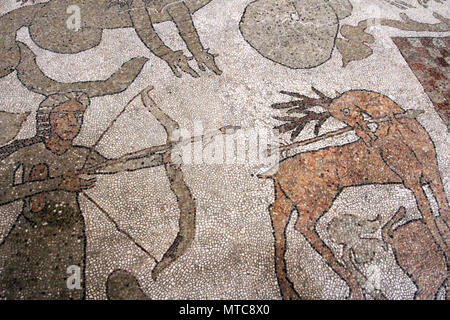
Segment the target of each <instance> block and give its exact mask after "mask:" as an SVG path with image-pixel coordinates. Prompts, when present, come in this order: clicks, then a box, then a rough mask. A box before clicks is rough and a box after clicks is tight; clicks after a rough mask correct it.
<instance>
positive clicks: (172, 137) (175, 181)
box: [81, 86, 196, 280]
mask: <svg viewBox="0 0 450 320" xmlns="http://www.w3.org/2000/svg"><path fill="white" fill-rule="evenodd" d="M151 90H153V87H152V86H149V87H147V88H146V89H144V90H143V91H142V92H140V93H139V94H137V95H136V96H134V97H133V98H132V99H131V100H130V101H129V102H128V103H127V104H126V105H125V106H124V108H123V109H122V111H121V112H120V113H119V114H118V115H117V116H116V117H115V118H114V119H113V121H112V122H111V123H110V125H109V126H108V127H107V128H106V130H105V131H104V132H103V133H102V134H101V135H100V137H99V138H98V139H97V141H96V142H95V143H94V144H93V145H92V146H91V148H90V150H89V154H88V155H87V157H86V159H85V162H84V164H83V168H82V169H81V170H83V169H84V168H85V166H86V164H87V162H88V159H89V157H90V156H91V154H92V152H93V151H94V150H95V148H96V147H97V145H98V143H99V142H100V140H101V139H102V138H103V137H104V136H105V134H106V133H107V132H108V131H109V130H110V129H111V128H112V126H113V125H114V123H115V122H116V121H117V120H118V118H119V117H120V116H121V115H122V114H124V112H125V111H126V109H127V107H128V106H129V105H130V104H131V102H132V101H134V100H135V99H136V98H137V97H139V96H140V97H141V100H142V103H143V104H144V105H145V107H146V108H147V110H148V111H149V112H150V114H151V115H152V116H154V117H155V119H156V120H157V121H158V122H159V123H160V124H161V126H162V127H163V128H164V130H165V131H166V134H167V141H166V142H167V145H173V144H175V143H177V142H179V141H180V139H179V138H177V131H178V130H179V125H178V123H177V122H176V121H174V120H173V119H172V118H170V117H169V116H168V115H167V114H166V113H164V111H162V110H161V109H160V108H159V107H158V106H157V105H156V103H155V102H154V101H153V99H152V98H151V97H150V95H149V92H150V91H151ZM164 168H165V172H166V175H167V178H168V180H169V184H170V189H171V190H172V192H173V193H174V195H175V197H176V199H177V203H178V209H179V211H180V217H179V230H178V234H177V236H176V237H175V240H174V241H173V243H172V244H171V246H170V247H169V249H168V250H167V251H166V252H165V253H164V255H163V257H162V259H161V260H160V261H158V260H157V259H156V258H155V257H154V256H153V255H152V254H150V253H149V252H148V251H147V250H146V249H145V248H144V247H143V246H142V245H141V244H140V243H139V242H138V241H136V240H135V239H134V238H133V237H132V236H131V235H130V234H129V233H127V232H126V231H125V230H123V229H122V228H121V227H120V226H119V224H118V223H117V222H116V221H114V219H113V218H112V216H111V215H110V214H109V213H108V212H107V211H106V210H105V209H103V208H102V207H101V206H100V205H99V204H98V203H97V202H96V201H95V200H94V199H92V198H91V197H90V196H89V195H88V194H87V193H85V192H84V191H83V192H82V193H83V195H84V196H85V197H86V198H87V199H88V200H89V201H91V202H92V203H93V204H94V205H95V206H96V207H97V208H98V209H99V210H100V211H101V212H102V213H103V214H105V215H106V217H107V219H108V220H109V221H110V222H111V223H113V224H114V226H115V228H116V230H117V231H119V232H120V233H122V234H124V235H125V236H126V237H127V238H128V239H129V240H131V241H132V242H133V243H134V244H135V245H136V246H137V247H139V249H141V250H142V251H143V252H144V253H145V254H147V255H148V256H149V257H150V258H151V259H152V260H154V261H155V262H156V265H155V267H154V268H153V270H152V279H153V280H156V279H157V277H158V276H159V274H160V273H161V272H162V271H163V270H164V269H165V268H167V267H168V266H169V265H170V264H172V263H173V262H175V261H176V260H177V259H178V258H179V257H181V256H182V255H183V254H184V253H185V252H186V250H187V249H188V248H189V247H190V246H191V244H192V241H193V240H194V237H195V218H196V205H195V200H194V198H193V196H192V193H191V191H190V189H189V187H188V185H187V184H186V182H185V181H184V176H183V171H182V170H181V165H179V164H174V163H173V162H172V161H171V149H169V150H165V151H164Z"/></svg>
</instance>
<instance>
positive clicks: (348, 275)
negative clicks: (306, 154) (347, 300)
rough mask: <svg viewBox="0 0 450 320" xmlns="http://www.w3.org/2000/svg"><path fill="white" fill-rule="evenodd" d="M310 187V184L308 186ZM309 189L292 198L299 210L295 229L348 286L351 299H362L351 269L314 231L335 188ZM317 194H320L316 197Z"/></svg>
mask: <svg viewBox="0 0 450 320" xmlns="http://www.w3.org/2000/svg"><path fill="white" fill-rule="evenodd" d="M310 188H311V186H310ZM331 189H333V188H332V187H331V188H330V189H328V190H309V192H307V193H306V192H305V193H303V194H302V195H300V196H298V197H296V199H295V200H294V201H295V203H296V204H297V208H298V210H299V219H298V221H297V225H296V229H297V230H299V231H300V232H301V233H302V234H303V235H304V236H305V237H306V239H307V240H308V242H309V243H310V244H311V246H312V247H313V248H314V249H315V250H316V251H317V252H318V253H319V254H320V255H321V256H322V258H323V259H324V260H325V262H326V263H327V264H328V265H329V266H330V267H331V269H333V271H335V272H336V273H337V274H338V275H339V276H340V277H341V278H342V279H343V280H344V281H346V282H347V284H348V285H349V287H350V294H351V297H352V298H353V299H363V298H364V296H363V293H362V290H361V286H360V285H359V283H358V281H357V280H356V278H355V277H354V276H353V274H352V272H351V270H349V269H347V268H346V267H345V266H343V265H342V264H341V263H340V262H339V261H338V259H337V258H336V257H335V255H334V254H333V252H332V251H331V249H330V248H329V247H328V246H327V245H326V244H325V242H324V241H323V240H322V239H321V238H320V236H319V234H318V233H317V231H316V222H317V221H318V220H319V218H320V217H321V216H322V215H323V214H324V213H325V212H327V211H328V209H329V208H330V207H331V205H332V204H333V200H334V198H335V196H336V194H337V190H331ZM317 195H320V199H318V197H317Z"/></svg>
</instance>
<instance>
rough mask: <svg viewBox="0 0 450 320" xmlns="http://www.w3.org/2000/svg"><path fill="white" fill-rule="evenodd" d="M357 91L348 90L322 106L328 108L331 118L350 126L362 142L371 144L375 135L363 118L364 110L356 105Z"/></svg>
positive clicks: (375, 137)
mask: <svg viewBox="0 0 450 320" xmlns="http://www.w3.org/2000/svg"><path fill="white" fill-rule="evenodd" d="M357 93H358V92H356V91H348V92H346V93H344V94H342V95H341V96H339V97H337V98H335V99H333V101H332V102H331V103H330V104H326V105H323V107H324V108H325V109H327V110H328V112H329V113H330V114H331V116H332V117H333V118H336V119H338V120H340V121H342V122H344V123H345V124H347V125H348V126H350V127H352V128H353V129H354V130H355V132H356V134H357V135H358V136H359V137H360V138H361V139H362V140H363V141H364V143H365V144H366V145H367V146H371V145H372V142H373V141H375V140H376V139H377V136H376V135H375V134H374V133H373V132H372V130H371V129H370V128H369V126H368V123H367V121H366V120H364V116H363V113H364V112H365V110H362V109H361V108H360V107H359V106H358V99H357V97H356V96H357Z"/></svg>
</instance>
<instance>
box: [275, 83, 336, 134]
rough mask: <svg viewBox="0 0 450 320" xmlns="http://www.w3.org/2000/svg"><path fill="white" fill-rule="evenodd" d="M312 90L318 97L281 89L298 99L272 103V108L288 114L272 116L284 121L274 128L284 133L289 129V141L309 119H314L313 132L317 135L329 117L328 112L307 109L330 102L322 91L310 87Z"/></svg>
mask: <svg viewBox="0 0 450 320" xmlns="http://www.w3.org/2000/svg"><path fill="white" fill-rule="evenodd" d="M312 90H313V91H314V92H315V93H316V94H317V95H318V96H319V98H311V97H308V96H305V95H303V94H299V93H296V92H289V91H281V93H282V94H285V95H288V96H291V97H294V98H297V99H299V100H293V101H289V102H282V103H275V104H273V105H272V108H273V109H278V110H284V109H288V110H287V111H286V113H287V114H289V116H273V118H274V119H276V120H279V121H283V122H285V123H283V124H281V125H279V126H276V127H275V128H274V129H276V130H278V131H279V132H280V133H286V132H289V131H291V141H294V140H295V139H296V138H297V137H298V136H299V135H300V133H301V132H302V131H303V129H304V128H305V126H306V125H307V124H308V123H310V122H311V121H316V124H315V127H314V134H315V135H318V134H319V131H320V128H321V127H322V125H323V124H324V123H325V122H326V121H327V120H328V118H330V117H331V114H330V113H329V112H322V113H317V112H313V111H310V110H307V109H308V108H309V107H312V106H324V105H328V104H330V103H331V102H332V101H333V99H331V98H330V97H327V96H326V95H324V94H323V93H322V92H320V91H319V90H317V89H316V88H314V87H312ZM295 113H296V114H300V115H302V116H301V117H297V116H292V115H291V114H295Z"/></svg>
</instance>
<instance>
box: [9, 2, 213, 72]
mask: <svg viewBox="0 0 450 320" xmlns="http://www.w3.org/2000/svg"><path fill="white" fill-rule="evenodd" d="M209 2H211V0H187V1H179V0H121V1H110V0H51V1H49V2H44V3H38V4H34V5H29V6H24V7H21V8H18V9H16V10H13V11H11V12H8V13H6V14H4V15H3V16H1V17H0V29H1V30H2V32H1V33H0V78H1V77H4V76H6V75H8V74H10V73H11V72H13V71H14V70H15V68H16V66H17V65H18V64H19V62H20V50H19V48H18V45H17V43H16V33H17V31H18V30H19V29H21V28H22V27H27V28H28V31H29V33H30V37H31V39H32V40H33V41H34V42H35V43H36V44H37V45H38V46H39V47H41V48H43V49H46V50H50V51H52V52H56V53H66V54H74V53H78V52H82V51H86V50H89V49H92V48H94V47H96V46H98V45H99V44H100V42H101V40H102V34H103V30H105V29H118V28H134V30H135V31H136V33H137V35H138V36H139V38H140V39H141V40H142V42H143V43H144V44H145V45H146V46H147V47H148V48H149V49H150V51H151V52H153V53H154V54H155V55H156V56H158V57H159V58H161V59H162V60H164V61H165V62H166V63H167V64H168V65H169V67H170V69H171V70H172V72H173V73H174V74H175V75H176V76H177V77H181V76H182V72H186V73H188V74H190V75H191V76H193V77H196V78H197V77H199V76H200V75H199V74H198V73H197V71H195V70H194V69H193V68H191V67H190V66H189V63H188V62H189V60H193V59H195V60H196V62H197V64H198V67H199V69H200V70H202V71H205V70H206V68H208V69H209V70H211V71H213V72H214V73H215V74H218V75H220V74H221V73H222V71H221V70H220V69H219V68H218V67H217V65H216V62H215V55H214V54H211V53H210V52H209V49H205V48H204V47H203V44H202V42H201V41H200V37H199V35H198V33H197V30H196V28H195V26H194V23H193V21H192V13H194V12H195V11H197V10H199V9H200V8H202V7H203V6H205V5H206V4H208V3H209ZM75 8H76V10H75ZM77 12H78V13H79V15H77ZM74 15H75V16H74ZM73 19H75V20H73ZM76 19H78V20H79V21H78V22H79V28H78V27H77V28H72V27H70V26H71V24H70V23H69V22H74V21H75V22H76ZM165 21H173V22H174V23H175V24H176V26H177V28H178V31H179V34H180V35H181V37H182V38H183V40H184V41H185V43H186V45H187V48H188V49H189V51H190V52H191V53H192V55H193V57H186V56H185V55H184V54H183V51H182V50H178V51H174V50H172V49H171V48H169V47H168V46H167V45H166V44H165V43H164V42H163V41H162V40H161V38H160V37H159V36H158V34H157V33H156V31H155V29H154V27H153V25H154V24H158V23H161V22H165Z"/></svg>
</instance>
